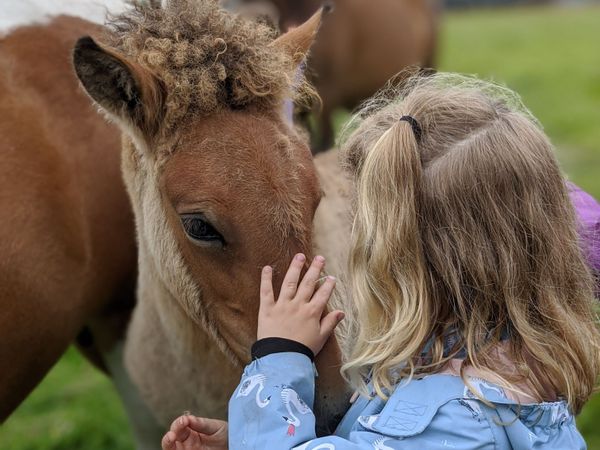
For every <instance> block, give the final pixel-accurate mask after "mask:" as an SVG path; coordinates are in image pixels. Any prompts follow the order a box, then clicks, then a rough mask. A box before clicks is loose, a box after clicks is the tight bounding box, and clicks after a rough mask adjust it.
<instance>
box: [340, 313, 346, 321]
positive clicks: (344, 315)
mask: <svg viewBox="0 0 600 450" xmlns="http://www.w3.org/2000/svg"><path fill="white" fill-rule="evenodd" d="M344 317H346V314H344V313H339V314H338V321H341V320H344Z"/></svg>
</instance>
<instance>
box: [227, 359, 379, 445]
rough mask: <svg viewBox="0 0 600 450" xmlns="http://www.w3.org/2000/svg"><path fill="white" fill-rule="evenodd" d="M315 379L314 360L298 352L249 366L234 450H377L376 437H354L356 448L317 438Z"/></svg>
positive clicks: (234, 401) (235, 403) (233, 420)
mask: <svg viewBox="0 0 600 450" xmlns="http://www.w3.org/2000/svg"><path fill="white" fill-rule="evenodd" d="M315 375H316V373H315V369H314V366H313V364H312V362H311V360H310V358H308V357H307V356H306V355H303V354H300V353H295V352H285V353H273V354H270V355H267V356H263V357H261V358H259V359H256V360H254V361H252V363H251V364H249V365H248V366H246V368H245V370H244V373H243V375H242V380H241V381H240V384H239V386H238V387H237V388H236V390H235V391H234V393H233V395H232V397H231V399H230V401H229V448H230V450H242V449H244V450H246V449H256V450H266V449H277V450H286V449H300V450H311V449H315V450H334V449H335V450H355V449H367V448H369V449H372V448H374V447H373V441H375V440H376V439H377V435H375V434H373V433H353V435H354V436H355V437H356V438H357V441H356V442H353V441H348V440H345V439H342V438H340V437H338V436H328V437H323V438H317V437H316V434H315V416H314V414H313V412H312V407H313V402H314V392H315ZM365 435H372V436H370V437H369V438H368V439H363V438H367V436H365ZM361 441H362V442H361ZM375 448H377V447H375ZM381 448H382V449H385V448H386V447H381Z"/></svg>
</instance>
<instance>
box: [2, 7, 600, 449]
mask: <svg viewBox="0 0 600 450" xmlns="http://www.w3.org/2000/svg"><path fill="white" fill-rule="evenodd" d="M598 24H600V7H586V8H572V9H554V8H552V9H518V10H516V9H512V10H494V11H475V12H461V13H452V14H449V15H447V16H446V18H445V21H444V30H443V33H442V36H441V48H440V54H439V63H440V68H441V69H443V70H448V71H457V72H464V73H474V74H478V75H480V76H482V77H487V78H490V77H491V78H493V79H495V80H497V81H501V82H504V83H506V84H507V85H508V86H510V87H512V88H514V89H516V90H517V91H518V92H520V93H521V94H522V96H523V98H524V101H525V104H527V105H528V106H529V107H530V108H531V109H532V111H533V113H534V114H535V115H536V116H537V117H538V118H539V119H540V120H541V122H542V123H543V124H544V126H545V127H546V130H547V132H548V134H549V135H550V136H551V138H552V139H553V140H554V142H555V143H556V144H557V146H558V147H559V157H560V159H561V162H562V163H563V167H564V169H565V171H566V172H567V173H568V174H569V176H570V177H571V179H572V180H574V181H575V182H577V183H579V184H580V185H581V186H582V187H584V188H585V189H587V190H588V191H589V192H591V193H592V194H594V195H595V196H596V197H597V198H600V177H599V176H598V172H600V171H599V169H600V27H598ZM2 364H7V362H6V361H3V362H2ZM0 370H1V369H0ZM599 420H600V396H597V397H596V398H594V399H593V400H592V401H591V402H590V403H589V404H588V406H587V407H586V409H585V410H584V412H583V414H582V415H581V416H580V417H579V426H580V428H581V430H582V431H583V433H584V434H585V437H586V440H587V441H588V445H589V448H590V449H592V450H600V428H598V426H597V423H598V421H599ZM131 448H132V441H131V435H130V433H129V432H128V430H127V421H126V418H125V416H124V414H123V412H122V410H121V407H120V404H119V401H118V399H117V397H116V395H115V393H114V391H113V389H112V388H111V385H110V382H109V381H108V380H107V379H106V378H104V377H103V376H102V375H100V374H99V373H98V372H96V371H95V370H94V369H93V368H91V367H90V366H89V364H87V363H86V362H84V361H83V360H82V358H81V357H80V356H79V355H78V354H77V353H76V352H75V350H73V349H70V350H69V351H68V352H67V353H66V354H65V356H64V357H63V358H62V359H61V361H60V362H59V363H58V364H57V365H56V367H55V368H54V369H53V370H52V372H51V373H50V374H49V375H48V377H47V378H46V379H45V380H44V382H43V383H42V384H41V385H40V386H39V387H38V388H37V389H36V390H35V392H34V393H33V394H32V395H31V396H30V397H29V398H28V399H27V401H26V402H25V403H24V404H23V405H22V406H21V407H20V408H19V409H18V411H17V412H16V413H15V414H14V415H13V416H12V417H11V418H10V419H9V420H8V421H7V422H6V423H5V424H4V425H2V426H1V427H0V449H2V450H34V449H35V450H44V449H52V450H58V449H64V450H67V449H68V450H72V449H88V450H101V449H102V450H105V449H110V450H125V449H131Z"/></svg>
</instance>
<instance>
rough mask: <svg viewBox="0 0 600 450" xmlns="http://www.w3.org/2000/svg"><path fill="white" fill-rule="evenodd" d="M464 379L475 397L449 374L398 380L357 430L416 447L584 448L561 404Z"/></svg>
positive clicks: (482, 382)
mask: <svg viewBox="0 0 600 450" xmlns="http://www.w3.org/2000/svg"><path fill="white" fill-rule="evenodd" d="M468 382H469V384H470V385H471V386H472V388H473V389H474V390H476V391H477V392H478V393H479V394H480V397H478V396H476V395H474V394H473V392H472V391H471V390H470V389H469V388H468V387H467V386H466V385H465V383H464V381H463V380H462V378H460V377H457V376H453V375H441V374H436V375H430V376H427V377H424V378H421V379H413V380H411V381H410V382H408V383H400V384H399V385H398V386H397V387H396V389H395V390H394V392H393V393H392V395H391V396H390V398H389V400H388V401H387V403H386V404H385V405H384V406H383V408H382V409H381V411H380V412H379V413H378V414H374V415H370V416H361V417H359V419H358V427H359V430H362V431H372V432H375V433H378V434H381V435H384V436H389V437H391V438H397V439H403V440H405V439H406V441H405V442H406V443H408V442H409V441H412V442H413V443H414V444H415V445H416V447H415V448H418V447H419V445H421V444H420V443H421V441H422V443H423V445H424V444H425V443H432V442H438V443H439V444H440V448H443V447H450V448H456V449H467V448H490V449H510V448H521V449H529V448H536V449H538V448H539V449H541V448H549V449H550V448H553V449H555V448H569V449H585V442H584V441H583V439H582V438H581V435H580V434H579V432H578V431H577V429H576V427H575V422H574V418H573V416H572V414H571V413H570V412H569V410H568V407H567V404H566V403H565V402H562V401H559V402H552V403H533V404H527V405H519V404H518V403H516V402H515V401H513V400H511V399H509V398H508V397H507V396H506V395H505V393H504V390H503V389H502V388H501V387H500V386H498V385H495V384H493V383H489V382H487V381H485V380H482V379H478V378H469V379H468ZM428 445H431V444H428ZM410 448H412V447H410ZM427 448H428V447H427Z"/></svg>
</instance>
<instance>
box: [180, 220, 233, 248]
mask: <svg viewBox="0 0 600 450" xmlns="http://www.w3.org/2000/svg"><path fill="white" fill-rule="evenodd" d="M180 217H181V225H182V226H183V229H184V230H185V234H187V235H188V237H189V238H190V239H191V240H192V241H195V242H201V243H217V244H221V245H224V244H225V239H223V235H222V234H221V233H219V232H218V231H217V230H216V229H215V227H213V226H212V225H211V224H210V223H209V222H208V221H207V220H206V217H204V215H202V214H182V215H181V216H180Z"/></svg>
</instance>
